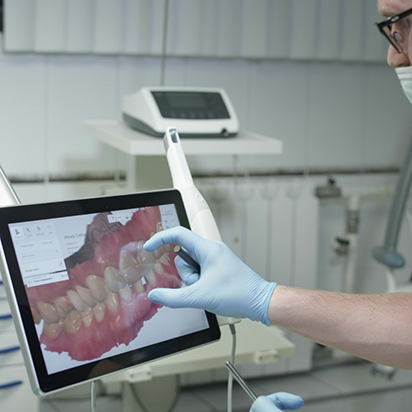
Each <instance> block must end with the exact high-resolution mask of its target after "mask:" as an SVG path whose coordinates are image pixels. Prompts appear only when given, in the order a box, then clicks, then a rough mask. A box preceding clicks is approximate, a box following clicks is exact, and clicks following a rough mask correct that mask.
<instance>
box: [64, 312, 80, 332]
mask: <svg viewBox="0 0 412 412" xmlns="http://www.w3.org/2000/svg"><path fill="white" fill-rule="evenodd" d="M82 325H83V322H82V317H81V316H80V313H79V312H77V310H72V311H71V312H69V313H68V315H67V318H66V319H65V320H64V327H65V329H66V332H67V333H68V334H69V335H74V334H75V333H77V332H78V331H79V329H80V328H81V327H82Z"/></svg>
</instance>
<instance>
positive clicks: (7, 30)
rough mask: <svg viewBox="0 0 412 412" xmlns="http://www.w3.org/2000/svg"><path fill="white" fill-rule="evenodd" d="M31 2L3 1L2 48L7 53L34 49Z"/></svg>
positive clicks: (32, 5)
mask: <svg viewBox="0 0 412 412" xmlns="http://www.w3.org/2000/svg"><path fill="white" fill-rule="evenodd" d="M35 5H36V4H35V2H34V1H33V0H5V1H4V7H3V10H4V23H5V24H4V48H5V50H7V51H28V50H33V47H34V36H33V34H34V18H33V16H34V10H35Z"/></svg>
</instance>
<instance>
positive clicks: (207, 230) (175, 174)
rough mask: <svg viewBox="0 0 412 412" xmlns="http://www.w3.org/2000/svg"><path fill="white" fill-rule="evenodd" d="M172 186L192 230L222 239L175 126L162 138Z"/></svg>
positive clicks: (215, 238)
mask: <svg viewBox="0 0 412 412" xmlns="http://www.w3.org/2000/svg"><path fill="white" fill-rule="evenodd" d="M163 143H164V146H165V150H166V157H167V162H168V163H169V169H170V173H171V175H172V180H173V187H175V188H176V189H178V190H179V191H180V193H181V194H182V198H183V202H184V204H185V208H186V212H187V215H188V217H189V222H190V226H191V228H192V230H193V232H195V233H197V234H198V235H200V236H202V237H204V238H206V239H209V240H222V238H221V236H220V232H219V229H218V227H217V224H216V221H215V219H214V217H213V215H212V212H211V211H210V208H209V205H208V204H207V203H206V200H205V199H204V198H203V196H202V195H201V194H200V192H199V190H198V189H197V187H196V186H195V184H194V183H193V178H192V175H191V173H190V169H189V166H188V164H187V161H186V157H185V155H184V153H183V149H182V145H181V143H180V138H179V135H178V133H177V130H176V128H174V127H168V128H167V130H166V133H165V135H164V138H163Z"/></svg>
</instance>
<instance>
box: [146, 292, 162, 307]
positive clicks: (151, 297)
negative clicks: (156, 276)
mask: <svg viewBox="0 0 412 412" xmlns="http://www.w3.org/2000/svg"><path fill="white" fill-rule="evenodd" d="M147 298H148V299H149V300H150V302H152V303H156V304H160V302H159V292H158V290H156V289H153V290H151V291H150V292H149V293H148V295H147Z"/></svg>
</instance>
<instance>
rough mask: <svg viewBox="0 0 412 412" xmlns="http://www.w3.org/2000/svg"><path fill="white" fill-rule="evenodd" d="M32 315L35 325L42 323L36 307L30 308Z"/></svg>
mask: <svg viewBox="0 0 412 412" xmlns="http://www.w3.org/2000/svg"><path fill="white" fill-rule="evenodd" d="M30 310H31V315H32V316H33V320H34V323H35V324H36V325H38V324H39V323H40V322H41V316H40V312H39V310H38V309H37V308H36V307H35V306H31V307H30Z"/></svg>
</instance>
